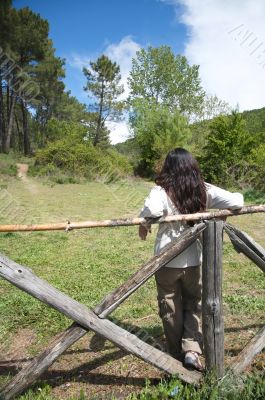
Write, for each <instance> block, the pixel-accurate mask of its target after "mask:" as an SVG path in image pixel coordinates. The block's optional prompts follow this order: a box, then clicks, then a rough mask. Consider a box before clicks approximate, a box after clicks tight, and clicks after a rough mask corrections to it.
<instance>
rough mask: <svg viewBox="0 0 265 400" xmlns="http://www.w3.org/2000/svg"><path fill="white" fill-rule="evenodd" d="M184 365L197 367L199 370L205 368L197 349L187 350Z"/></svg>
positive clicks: (190, 367)
mask: <svg viewBox="0 0 265 400" xmlns="http://www.w3.org/2000/svg"><path fill="white" fill-rule="evenodd" d="M184 366H185V367H186V368H187V369H196V370H197V371H201V372H202V371H203V370H204V368H203V366H202V364H201V361H200V358H199V354H198V353H196V352H195V351H187V352H186V354H185V358H184Z"/></svg>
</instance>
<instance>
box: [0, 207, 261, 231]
mask: <svg viewBox="0 0 265 400" xmlns="http://www.w3.org/2000/svg"><path fill="white" fill-rule="evenodd" d="M261 212H265V205H258V206H247V207H242V208H241V209H238V210H221V211H206V212H203V213H194V214H178V215H171V216H167V217H161V218H153V219H150V223H151V224H159V223H164V222H175V221H202V220H208V219H213V218H221V217H233V216H237V215H243V214H254V213H261ZM145 222H146V220H145V219H144V218H118V219H107V220H102V221H81V222H70V221H67V222H61V223H50V224H33V225H20V224H14V225H0V232H31V231H69V230H72V229H84V228H104V227H115V226H134V225H141V224H142V223H145Z"/></svg>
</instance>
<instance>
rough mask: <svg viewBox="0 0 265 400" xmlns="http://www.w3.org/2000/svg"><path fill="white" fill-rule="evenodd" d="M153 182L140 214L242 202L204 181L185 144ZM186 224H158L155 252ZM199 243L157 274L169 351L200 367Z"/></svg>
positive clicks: (142, 233)
mask: <svg viewBox="0 0 265 400" xmlns="http://www.w3.org/2000/svg"><path fill="white" fill-rule="evenodd" d="M155 183H156V186H154V188H153V189H152V190H151V192H150V194H149V196H148V197H147V198H146V200H145V203H144V207H143V209H142V211H141V214H140V216H141V217H143V218H146V219H147V220H148V218H157V217H161V216H166V215H174V214H191V213H195V212H202V211H205V210H206V208H219V209H226V208H229V209H237V208H241V207H242V206H243V196H242V195H241V194H240V193H231V192H228V191H226V190H223V189H221V188H219V187H216V186H214V185H210V184H208V183H206V182H204V180H203V178H202V176H201V172H200V168H199V164H198V162H197V161H196V160H195V159H194V158H193V157H192V155H191V154H190V153H189V152H188V151H187V150H185V149H182V148H176V149H175V150H172V151H170V152H169V153H168V155H167V157H166V159H165V161H164V165H163V167H162V170H161V172H160V173H159V175H158V176H157V178H156V180H155ZM187 226H188V224H187V223H185V222H172V223H163V224H160V225H159V229H158V233H157V238H156V243H155V254H158V253H159V252H160V251H161V250H162V249H163V248H164V247H165V246H166V245H167V244H169V243H171V242H173V241H174V240H176V238H177V237H178V236H179V235H180V234H181V232H182V231H183V230H185V228H186V227H187ZM150 231H151V225H148V222H147V223H146V224H143V225H141V226H140V228H139V236H140V238H141V239H142V240H145V239H146V236H147V233H148V232H150ZM201 253H202V252H201V244H200V241H199V240H197V241H196V242H194V243H193V244H191V245H190V246H189V247H188V248H187V249H186V250H185V251H184V252H182V253H181V254H180V255H179V256H177V257H175V258H174V259H173V260H171V261H170V262H169V263H168V264H167V265H166V266H165V267H163V268H161V269H160V270H159V271H158V272H157V273H156V275H155V278H156V285H157V293H158V296H157V299H158V305H159V315H160V317H161V319H162V322H163V327H164V332H165V337H166V343H167V350H168V352H169V353H170V354H171V355H172V356H173V357H175V358H179V357H182V356H183V355H184V365H185V366H186V367H187V368H193V369H197V370H202V369H203V368H202V365H201V362H200V358H199V355H200V354H202V350H201V341H202V340H201V338H202V337H201V328H200V317H199V315H200V300H201V278H200V264H201Z"/></svg>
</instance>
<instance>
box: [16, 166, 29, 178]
mask: <svg viewBox="0 0 265 400" xmlns="http://www.w3.org/2000/svg"><path fill="white" fill-rule="evenodd" d="M28 170H29V165H28V164H17V176H18V178H20V179H21V180H22V181H25V180H26V181H27V180H28V177H27V173H28Z"/></svg>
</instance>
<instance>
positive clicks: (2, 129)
mask: <svg viewBox="0 0 265 400" xmlns="http://www.w3.org/2000/svg"><path fill="white" fill-rule="evenodd" d="M2 82H3V81H2V76H1V74H0V151H1V152H3V151H4V142H5V135H6V124H5V105H4V95H3V87H2Z"/></svg>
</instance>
